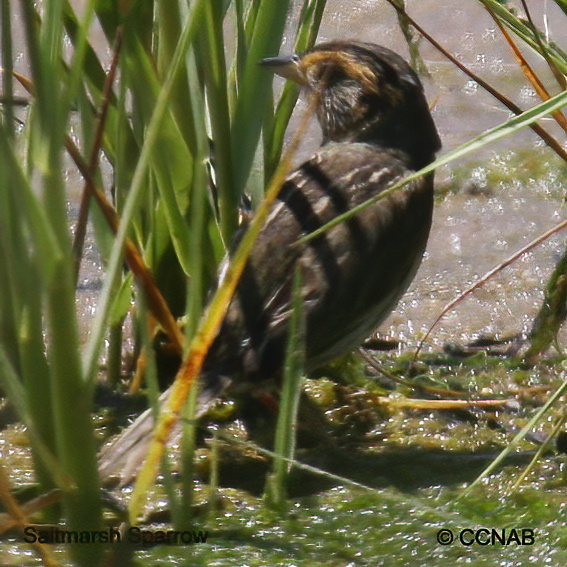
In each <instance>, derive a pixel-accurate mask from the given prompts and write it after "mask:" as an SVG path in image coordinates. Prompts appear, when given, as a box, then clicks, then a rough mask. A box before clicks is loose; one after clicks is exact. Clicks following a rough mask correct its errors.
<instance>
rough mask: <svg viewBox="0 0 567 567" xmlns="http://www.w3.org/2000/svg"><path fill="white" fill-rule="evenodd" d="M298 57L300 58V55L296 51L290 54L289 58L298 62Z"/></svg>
mask: <svg viewBox="0 0 567 567" xmlns="http://www.w3.org/2000/svg"><path fill="white" fill-rule="evenodd" d="M300 59H301V57H300V56H299V55H298V54H297V53H294V54H293V55H292V56H291V60H292V61H293V62H294V63H299V60H300Z"/></svg>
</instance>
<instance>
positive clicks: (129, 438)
mask: <svg viewBox="0 0 567 567" xmlns="http://www.w3.org/2000/svg"><path fill="white" fill-rule="evenodd" d="M201 381H203V380H201ZM205 383H206V387H205V388H204V389H203V390H202V391H201V392H200V393H199V399H198V404H197V411H196V412H195V419H198V418H200V417H201V416H203V415H204V414H205V413H206V411H207V410H208V409H209V407H210V406H211V405H212V403H213V402H214V401H215V400H216V399H217V398H218V397H219V396H220V395H221V394H222V393H223V392H224V390H225V389H226V388H227V386H228V384H229V383H230V380H229V379H228V378H226V377H224V376H218V375H217V376H215V377H214V379H207V380H205ZM170 393H171V387H169V388H168V389H167V390H166V391H165V392H163V394H162V395H161V396H160V398H159V404H160V407H163V406H164V405H165V403H166V402H167V400H168V399H169V395H170ZM153 429H154V411H153V409H152V408H150V409H147V410H146V411H145V412H144V413H142V414H141V415H140V416H138V417H137V418H136V420H135V421H134V422H133V423H132V424H131V425H129V426H128V427H127V428H126V429H125V430H124V431H123V432H122V433H121V434H120V435H119V436H118V437H117V438H116V439H114V440H113V441H112V442H111V443H109V444H107V445H105V446H104V447H103V448H102V449H101V450H100V452H99V456H98V471H99V476H100V479H101V481H102V483H103V484H107V483H109V482H111V481H113V480H117V479H118V481H119V485H120V486H124V485H126V484H129V483H130V482H132V481H133V480H134V479H135V478H136V475H137V473H138V469H139V468H140V466H141V464H142V463H143V461H144V459H145V457H146V453H147V451H148V448H149V444H150V440H151V438H152V433H153ZM177 430H178V431H179V427H178V428H177ZM172 437H175V433H174V434H173V435H172Z"/></svg>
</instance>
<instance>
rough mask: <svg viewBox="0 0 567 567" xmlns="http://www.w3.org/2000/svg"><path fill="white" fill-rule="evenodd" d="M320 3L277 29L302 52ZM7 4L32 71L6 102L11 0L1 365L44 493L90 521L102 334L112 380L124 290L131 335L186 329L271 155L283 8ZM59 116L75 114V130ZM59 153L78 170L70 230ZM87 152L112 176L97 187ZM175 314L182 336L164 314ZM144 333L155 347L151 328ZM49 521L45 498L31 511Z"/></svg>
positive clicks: (96, 510) (92, 526) (0, 200)
mask: <svg viewBox="0 0 567 567" xmlns="http://www.w3.org/2000/svg"><path fill="white" fill-rule="evenodd" d="M324 5H325V2H324V1H322V0H305V1H304V2H303V3H301V5H300V13H299V17H298V19H297V22H296V24H295V26H294V29H292V30H291V31H290V33H292V34H295V35H296V37H297V41H296V44H297V45H296V46H297V48H298V49H299V50H303V49H305V48H307V47H308V46H309V45H311V44H312V43H313V42H314V40H315V38H316V35H317V30H318V27H319V23H320V21H321V17H322V13H323V9H324ZM21 6H22V11H23V22H24V26H25V31H26V44H25V51H26V54H27V56H28V58H29V61H30V69H29V74H26V75H25V76H19V75H18V76H17V78H18V79H19V81H20V83H21V84H22V85H23V86H24V87H25V88H26V89H28V91H29V93H30V95H31V96H32V98H31V101H30V104H29V107H28V108H27V110H26V112H25V114H22V113H19V114H18V113H17V112H16V111H15V108H14V105H13V104H12V101H13V94H12V93H13V92H14V76H13V74H12V69H13V58H14V54H15V53H16V51H17V49H18V48H17V47H16V46H15V45H14V44H15V42H14V38H13V36H12V28H11V25H10V22H11V10H12V5H11V3H10V2H9V1H7V0H4V1H3V2H2V28H1V29H2V65H3V69H4V75H3V98H4V103H3V110H4V112H3V119H2V123H1V125H0V145H1V148H2V156H1V157H0V164H1V167H0V176H1V179H0V209H1V211H0V269H1V271H2V274H3V277H2V278H0V280H1V281H0V308H1V317H0V372H1V375H2V383H3V386H4V391H5V393H6V394H7V395H8V396H9V398H10V399H11V401H12V403H13V405H14V407H15V408H16V409H17V411H18V412H19V415H20V418H21V419H22V421H23V422H24V423H25V424H26V426H27V428H28V431H29V435H30V440H31V443H32V448H33V456H34V465H35V469H36V472H37V477H38V481H39V482H40V484H41V486H42V489H43V490H49V489H50V488H52V487H54V486H57V487H59V488H60V489H61V490H62V494H63V497H62V499H63V510H62V514H63V516H62V517H63V519H64V520H65V521H66V522H67V524H68V527H69V529H72V530H97V529H101V528H102V506H101V496H100V488H99V483H98V476H97V460H96V452H97V447H96V443H95V435H94V427H93V421H92V418H91V413H92V409H93V407H92V406H93V392H94V389H95V384H96V382H97V380H99V376H100V372H99V365H100V359H101V355H102V353H103V350H104V341H105V338H106V337H107V336H110V337H111V338H113V343H112V344H111V347H110V348H111V352H112V356H111V357H110V358H109V362H110V364H112V365H113V368H111V369H110V373H111V374H113V375H116V374H117V366H118V365H119V364H120V356H119V353H120V344H119V341H120V340H121V333H120V332H119V330H120V326H121V323H122V321H123V320H124V318H125V316H126V315H127V313H128V311H129V309H130V304H131V298H132V297H133V298H138V297H139V298H140V299H141V298H143V299H144V300H145V301H144V303H145V305H147V309H139V310H138V312H139V313H140V314H141V315H138V318H137V321H138V324H140V325H141V326H142V327H141V328H142V329H146V326H147V319H148V317H149V314H152V316H153V317H152V318H153V319H154V320H157V321H158V323H160V324H161V326H162V327H163V328H164V330H165V331H166V332H168V333H169V334H170V338H171V340H172V342H173V343H174V344H175V345H176V346H177V348H178V350H179V351H180V352H181V351H182V350H183V348H184V344H185V343H187V339H190V338H191V336H192V333H193V332H194V331H195V329H196V328H197V322H198V321H199V319H200V317H201V313H202V310H203V304H204V297H205V294H206V292H207V290H208V289H209V288H210V286H211V283H212V282H213V280H214V277H215V274H216V268H217V265H218V263H219V262H220V260H221V259H222V257H223V256H224V254H225V252H226V249H227V246H228V244H229V243H230V241H231V238H232V236H233V234H234V232H235V230H236V228H237V226H238V223H239V220H238V218H239V212H238V205H239V202H240V198H241V195H242V194H243V192H244V190H245V187H246V185H247V183H248V182H249V180H250V177H251V176H256V177H257V178H258V180H257V182H256V185H263V184H264V172H263V168H262V163H263V162H264V160H265V161H266V163H267V164H268V167H267V168H266V169H267V170H270V173H266V177H269V176H270V175H271V173H272V172H273V171H274V169H275V164H277V162H278V161H279V154H280V152H281V148H282V145H283V135H284V132H285V127H286V124H287V121H288V120H289V117H290V114H291V110H292V108H293V106H294V103H295V100H296V98H297V94H298V91H297V90H295V89H290V88H286V89H285V91H284V93H283V96H282V98H281V100H280V103H279V109H277V110H275V111H274V108H273V95H272V80H273V79H272V76H271V75H270V74H269V73H267V72H266V71H264V70H262V69H261V68H260V67H259V66H258V65H257V61H258V59H260V58H261V57H265V56H269V55H275V54H277V53H278V52H279V48H280V45H281V41H282V36H283V33H284V29H285V26H286V21H287V18H288V14H289V13H290V10H291V8H292V6H291V4H290V2H288V1H285V0H284V1H281V0H272V1H263V2H259V1H257V0H252V1H243V0H235V1H234V2H230V1H229V2H208V1H204V0H197V1H195V2H192V3H190V4H187V3H185V2H182V1H180V2H175V1H173V2H155V3H154V2H137V3H130V4H128V3H127V4H124V3H114V2H107V3H100V2H94V1H88V2H86V4H85V5H84V6H83V11H82V16H81V17H80V18H79V17H78V16H77V14H76V13H75V11H74V10H73V8H72V7H71V5H70V4H69V3H68V2H67V1H65V0H45V2H43V3H42V4H41V13H39V12H38V10H37V8H36V6H35V5H34V3H33V2H32V1H31V0H24V1H23V2H22V3H21ZM95 17H96V18H97V19H98V21H99V23H100V25H101V27H102V29H103V31H104V34H105V37H106V40H107V42H108V47H109V48H110V50H111V51H113V53H114V60H113V62H112V64H111V67H110V70H109V72H107V69H105V67H106V66H107V63H105V62H103V57H102V56H103V55H104V49H102V50H101V49H100V47H99V49H98V50H95V49H94V48H93V46H92V45H91V44H90V43H89V35H90V29H91V25H92V22H93V19H94V18H95ZM68 41H70V43H71V45H72V47H71V49H68ZM232 45H234V46H235V48H232V47H231V46H232ZM114 74H115V75H116V77H117V78H115V79H114V80H113V79H112V76H113V75H114ZM16 118H18V119H20V120H22V122H23V123H24V127H23V128H19V127H18V123H17V122H16ZM72 122H73V123H74V124H79V132H78V137H76V138H73V139H71V138H70V137H69V132H70V124H71V123H72ZM268 124H269V127H268V126H267V125H268ZM66 151H67V152H69V154H70V155H71V157H72V158H73V159H74V161H75V163H76V165H77V167H78V168H79V170H80V171H81V173H82V175H83V177H84V180H85V187H84V193H83V197H82V199H81V211H80V214H79V219H78V226H77V228H76V230H75V232H74V234H72V233H71V230H70V226H71V224H72V222H73V219H71V218H70V217H69V214H68V207H67V201H68V199H69V197H68V191H69V188H68V187H67V186H66V181H65V179H64V176H63V172H64V165H63V161H64V158H65V152H66ZM101 155H104V157H105V159H106V161H107V162H108V163H109V164H110V168H111V176H112V179H113V186H112V187H104V186H103V185H102V181H101V180H102V179H103V176H101V175H100V172H99V166H98V164H99V161H100V156H101ZM258 164H259V166H260V167H258ZM213 172H214V173H213ZM104 178H108V175H106V176H104ZM87 219H88V220H90V222H92V224H93V226H94V229H95V234H96V240H97V245H98V248H99V250H100V252H101V255H102V257H103V261H104V263H105V279H104V287H103V290H102V292H101V294H100V297H99V301H98V306H97V313H96V317H95V319H94V321H93V322H92V325H91V329H90V333H89V335H88V337H87V342H86V345H84V346H81V338H80V337H79V331H78V325H77V314H76V300H75V299H76V298H75V296H76V292H75V282H76V273H77V270H78V264H79V263H80V259H81V250H82V244H83V238H84V232H85V222H86V220H87ZM73 237H74V238H75V241H74V243H73ZM73 244H74V245H73ZM73 252H74V254H75V256H74V255H73ZM124 258H126V261H127V263H128V266H129V267H130V270H132V272H133V273H134V274H135V276H136V277H135V279H134V280H133V279H132V278H131V277H130V276H129V275H128V274H127V273H126V272H125V271H124V270H123V265H124ZM180 315H186V326H185V329H186V337H184V336H183V335H182V334H181V333H180V332H179V329H178V328H177V327H176V325H175V322H174V317H177V316H180ZM172 322H173V324H172ZM151 328H152V327H150V332H151ZM117 331H118V332H117ZM142 335H144V333H142ZM146 335H147V333H146ZM143 343H144V344H145V345H146V348H147V349H149V348H151V338H149V336H146V339H145V340H144V341H143ZM150 375H151V372H150ZM190 485H191V479H190V473H189V477H188V478H187V479H186V486H190ZM186 503H187V501H186ZM57 514H58V511H57V510H56V509H52V510H51V512H50V515H49V516H47V515H46V516H45V517H44V519H50V520H56V519H57ZM93 550H94V551H93ZM102 552H103V549H102V546H94V547H92V546H89V549H88V550H87V548H86V547H85V546H73V547H72V555H73V557H74V559H75V560H76V561H77V563H78V564H84V565H96V564H99V563H100V561H101V560H102Z"/></svg>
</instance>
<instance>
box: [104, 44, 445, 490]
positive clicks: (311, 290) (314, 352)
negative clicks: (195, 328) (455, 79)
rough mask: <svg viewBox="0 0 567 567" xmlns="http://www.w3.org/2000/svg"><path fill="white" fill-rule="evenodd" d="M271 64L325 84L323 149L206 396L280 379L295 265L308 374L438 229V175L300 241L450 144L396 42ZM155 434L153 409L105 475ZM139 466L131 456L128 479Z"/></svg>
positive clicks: (225, 341) (270, 223)
mask: <svg viewBox="0 0 567 567" xmlns="http://www.w3.org/2000/svg"><path fill="white" fill-rule="evenodd" d="M264 64H266V65H268V66H270V67H271V68H272V69H273V70H275V71H276V72H278V73H279V74H281V75H283V76H286V77H289V78H293V79H294V80H296V81H298V82H300V83H301V84H303V85H304V86H306V87H307V88H308V89H312V90H318V91H320V100H319V104H318V108H317V115H318V119H319V122H320V124H321V127H322V131H323V146H322V147H321V148H320V149H319V150H318V151H317V152H315V153H314V154H313V156H312V157H311V158H309V159H308V160H307V161H306V162H305V163H303V164H302V165H301V166H300V167H299V168H298V169H297V170H296V171H294V172H293V173H291V174H290V175H289V176H288V178H287V180H286V182H285V184H284V185H283V187H282V189H281V192H280V195H279V198H278V201H277V202H276V204H275V205H274V208H273V211H272V212H271V214H270V216H269V218H268V220H267V222H266V224H265V226H264V228H263V229H262V231H261V233H260V235H259V237H258V239H257V241H256V243H255V245H254V248H253V250H252V253H251V256H250V259H249V261H248V263H247V265H246V268H245V271H244V274H243V276H242V279H241V281H240V283H239V285H238V288H237V292H236V294H235V297H234V298H233V300H232V302H231V304H230V306H229V310H228V312H227V315H226V317H225V320H224V322H223V324H222V326H221V329H220V332H219V335H218V337H217V339H216V340H215V342H214V343H213V345H212V347H211V350H210V352H209V354H208V355H207V358H206V360H205V363H204V366H203V373H202V388H203V391H204V392H205V393H211V392H212V393H214V394H216V393H218V391H219V390H221V389H224V390H228V392H230V391H238V392H239V395H243V393H244V392H246V391H251V392H254V391H257V390H258V389H261V388H262V384H264V383H266V382H269V383H272V384H273V383H274V382H275V383H277V382H278V380H279V378H280V373H281V367H282V362H283V356H284V351H285V342H286V338H287V321H288V318H289V314H290V302H291V289H292V279H293V274H294V271H295V267H296V266H297V265H299V266H300V267H301V276H302V296H303V300H304V310H305V314H306V327H307V331H306V365H307V369H306V370H307V371H309V370H312V369H314V368H316V367H317V366H320V365H321V364H322V363H324V362H327V361H329V360H330V359H332V358H334V357H336V356H338V355H341V354H343V353H345V352H348V350H350V349H351V348H353V347H355V346H357V345H359V344H360V343H361V342H362V341H363V340H364V339H365V338H366V337H367V336H368V334H369V333H371V332H372V331H373V330H374V329H376V327H377V326H378V325H379V324H380V323H381V322H382V321H383V320H384V319H385V317H386V316H387V315H388V314H389V313H390V311H391V310H392V309H393V308H394V306H395V305H396V303H397V301H398V300H399V298H400V297H401V296H402V294H403V293H404V292H405V291H406V289H407V287H408V285H409V284H410V282H411V281H412V279H413V277H414V275H415V273H416V271H417V268H418V267H419V264H420V262H421V258H422V255H423V251H424V249H425V246H426V244H427V238H428V235H429V229H430V226H431V215H432V209H433V176H432V175H429V176H426V177H423V178H421V179H420V180H417V181H414V182H412V183H410V184H408V185H406V186H405V187H404V188H403V189H402V190H401V191H398V192H396V193H394V194H392V195H390V196H388V197H387V198H386V199H384V200H382V201H379V202H378V203H376V204H375V205H373V206H372V207H370V208H368V209H366V210H365V211H364V212H363V213H361V214H359V215H357V216H355V217H354V218H352V219H350V220H349V221H348V222H345V223H343V224H340V225H338V226H336V227H334V228H333V229H332V230H330V231H329V232H327V233H326V234H324V235H321V236H320V237H318V238H316V239H313V240H311V241H309V242H308V243H306V244H304V245H300V246H296V245H294V243H295V242H297V240H298V239H299V238H300V237H301V236H303V235H305V234H308V233H310V232H312V231H313V230H315V229H317V228H319V227H320V226H322V225H323V224H325V223H326V222H328V221H329V220H331V219H333V218H335V217H336V216H338V215H340V214H342V213H344V212H346V211H348V210H350V209H352V208H353V207H354V206H356V205H358V204H360V203H362V202H364V201H366V200H367V199H369V198H371V197H373V196H375V195H377V194H379V193H380V192H382V191H384V190H385V189H387V188H388V187H390V186H391V185H393V184H394V183H395V182H396V181H398V180H400V179H401V178H403V177H405V176H406V175H407V174H408V173H410V172H412V171H415V170H417V169H419V168H421V167H423V166H424V165H426V164H427V163H430V162H431V161H432V160H433V159H434V154H435V152H436V151H437V150H438V149H439V147H440V142H439V138H438V135H437V131H436V129H435V126H434V124H433V121H432V119H431V116H430V114H429V109H428V107H427V103H426V100H425V97H424V95H423V89H422V86H421V83H420V82H419V80H418V78H417V76H416V75H415V74H414V72H413V71H412V70H411V69H410V67H409V66H408V65H407V63H405V62H404V61H403V59H401V58H400V57H399V56H398V55H396V54H395V53H393V52H391V51H390V50H388V49H385V48H383V47H379V46H376V45H373V44H365V43H357V42H331V43H327V44H321V45H319V46H316V47H315V48H314V49H312V50H310V51H309V52H307V53H306V54H304V55H303V56H300V57H298V56H294V57H293V58H279V57H278V58H273V59H269V60H264ZM136 423H138V422H136ZM134 425H136V424H134ZM150 430H151V416H150V417H146V418H143V419H141V420H140V424H139V425H138V426H135V427H134V428H133V431H131V432H130V433H128V434H127V435H125V436H124V437H122V439H121V440H120V441H119V442H118V444H117V445H115V446H112V447H111V448H110V449H106V450H105V453H104V455H103V459H102V464H101V471H102V473H103V476H106V475H108V474H110V473H112V472H115V471H116V470H117V468H118V469H119V468H120V467H122V466H123V462H122V461H123V460H124V459H125V458H128V457H129V456H131V455H133V453H131V452H130V451H132V449H133V448H135V447H137V448H138V449H139V447H140V442H141V441H142V440H143V439H144V438H145V436H146V435H147V432H148V431H150ZM118 455H120V457H121V459H117V456H118ZM135 466H136V464H135V459H134V458H132V460H131V461H130V464H129V465H128V467H127V470H123V471H122V472H123V473H125V474H123V479H126V480H128V479H129V476H130V475H131V473H133V470H134V469H135Z"/></svg>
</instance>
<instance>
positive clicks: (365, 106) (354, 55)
mask: <svg viewBox="0 0 567 567" xmlns="http://www.w3.org/2000/svg"><path fill="white" fill-rule="evenodd" d="M261 64H262V65H264V66H266V67H269V68H270V69H272V71H274V72H275V73H277V74H278V75H281V76H282V77H285V78H287V79H291V80H293V81H295V82H297V83H299V84H300V85H302V86H304V87H306V88H307V89H309V90H311V91H315V92H317V93H318V96H319V103H318V106H317V116H318V118H319V123H320V124H321V128H322V130H323V143H327V142H345V141H346V142H369V143H374V144H378V145H381V146H384V147H387V148H395V149H400V150H402V151H404V152H405V153H406V154H407V155H408V157H409V159H410V161H411V162H412V165H413V166H414V167H422V166H423V165H425V164H426V163H429V162H430V161H432V160H433V158H434V154H435V152H436V151H437V150H438V149H439V148H440V146H441V143H440V140H439V137H438V135H437V130H436V128H435V125H434V123H433V120H432V118H431V115H430V113H429V108H428V106H427V102H426V100H425V96H424V94H423V87H422V85H421V82H420V81H419V79H418V77H417V75H416V74H415V73H414V71H413V70H412V69H411V67H410V66H409V65H408V64H407V63H406V62H405V61H404V60H403V59H402V58H401V57H400V56H399V55H397V54H395V53H394V52H393V51H390V50H389V49H386V48H384V47H380V46H378V45H374V44H371V43H361V42H353V41H349V42H342V41H333V42H329V43H322V44H319V45H317V46H315V47H314V48H312V49H310V50H309V51H307V52H305V53H303V54H302V55H297V54H296V55H292V56H291V57H287V56H280V57H271V58H268V59H263V60H262V61H261Z"/></svg>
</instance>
